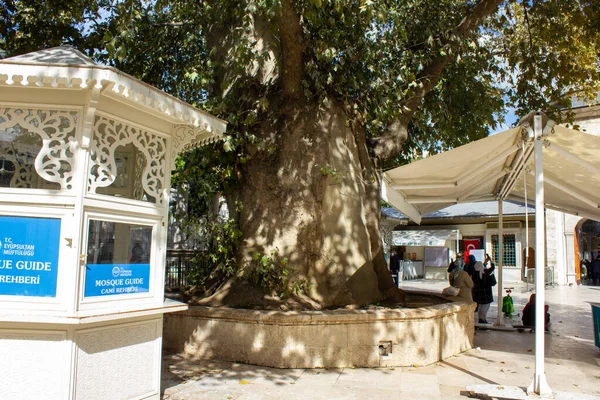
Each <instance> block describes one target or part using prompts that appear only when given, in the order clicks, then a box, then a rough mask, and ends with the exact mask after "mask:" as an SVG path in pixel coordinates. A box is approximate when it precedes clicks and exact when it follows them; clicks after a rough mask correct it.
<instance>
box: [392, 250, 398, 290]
mask: <svg viewBox="0 0 600 400" xmlns="http://www.w3.org/2000/svg"><path fill="white" fill-rule="evenodd" d="M399 270H400V249H399V248H397V247H396V248H395V249H394V251H393V254H392V258H390V272H391V273H392V277H393V278H394V282H396V286H398V271H399Z"/></svg>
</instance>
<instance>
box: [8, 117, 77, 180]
mask: <svg viewBox="0 0 600 400" xmlns="http://www.w3.org/2000/svg"><path fill="white" fill-rule="evenodd" d="M77 116H78V114H77V112H75V111H64V110H63V111H61V110H42V109H21V108H0V131H5V133H6V135H7V138H6V139H4V140H2V141H0V151H1V153H0V154H1V155H2V157H3V158H4V159H6V160H8V161H10V162H12V163H13V164H15V173H14V176H13V177H12V179H11V185H10V186H11V187H16V188H32V187H38V186H39V185H37V186H36V180H37V176H36V173H37V175H39V177H41V178H42V179H43V180H45V181H47V182H53V183H56V184H58V185H59V186H60V188H61V189H67V190H69V189H72V188H73V182H72V181H73V173H74V169H75V168H74V167H75V165H74V151H75V146H76V143H75V129H76V126H77ZM19 128H20V129H19ZM11 132H12V134H13V135H14V136H15V139H16V138H17V137H18V136H21V135H27V134H34V135H36V136H37V138H31V139H30V141H35V140H36V139H39V141H40V142H41V148H40V149H39V151H38V149H37V146H36V144H34V143H32V144H28V143H21V142H17V143H16V145H15V143H14V140H13V141H8V140H7V139H8V136H10V135H11ZM23 132H24V133H23ZM32 153H35V154H36V155H35V161H34V165H35V171H34V170H33V169H32V168H31V165H30V164H27V163H24V162H23V160H24V159H25V158H26V157H28V156H30V154H32Z"/></svg>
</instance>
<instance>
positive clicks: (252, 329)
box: [163, 292, 475, 368]
mask: <svg viewBox="0 0 600 400" xmlns="http://www.w3.org/2000/svg"><path fill="white" fill-rule="evenodd" d="M411 293H415V294H416V292H411ZM427 295H429V296H435V295H432V294H430V293H428V294H427ZM474 309H475V304H474V303H472V304H468V303H465V302H462V301H455V302H450V303H444V304H436V305H430V306H423V307H420V308H402V309H376V310H346V309H341V310H332V311H258V310H244V309H230V308H213V307H202V306H195V307H190V309H189V310H188V311H184V312H179V313H175V314H168V315H165V317H164V333H163V346H164V348H166V349H169V350H172V351H178V352H184V353H186V354H187V355H188V356H190V357H192V358H197V359H216V360H223V361H233V362H241V363H246V364H254V365H262V366H267V367H276V368H340V367H385V366H410V365H426V364H431V363H434V362H437V361H440V360H442V359H445V358H447V357H450V356H453V355H456V354H458V353H461V352H463V351H466V350H468V349H470V348H471V347H472V344H473V334H474V326H473V312H474Z"/></svg>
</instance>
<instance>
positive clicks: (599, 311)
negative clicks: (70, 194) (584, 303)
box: [590, 303, 600, 348]
mask: <svg viewBox="0 0 600 400" xmlns="http://www.w3.org/2000/svg"><path fill="white" fill-rule="evenodd" d="M590 304H591V305H592V318H593V319H594V342H595V343H596V347H598V348H600V303H590Z"/></svg>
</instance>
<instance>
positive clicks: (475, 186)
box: [382, 113, 600, 396]
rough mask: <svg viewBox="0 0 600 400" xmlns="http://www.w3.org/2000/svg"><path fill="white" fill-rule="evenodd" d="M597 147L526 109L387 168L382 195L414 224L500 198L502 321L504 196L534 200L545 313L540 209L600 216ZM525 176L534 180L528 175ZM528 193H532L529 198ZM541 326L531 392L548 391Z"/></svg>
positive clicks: (540, 306)
mask: <svg viewBox="0 0 600 400" xmlns="http://www.w3.org/2000/svg"><path fill="white" fill-rule="evenodd" d="M599 145H600V138H599V137H597V136H593V135H590V134H586V133H583V132H579V131H575V130H571V129H568V128H565V127H562V126H556V125H555V123H554V121H552V120H548V119H547V118H546V117H545V116H544V115H543V114H541V113H530V114H529V115H528V116H526V117H525V118H523V119H522V120H521V122H520V123H519V126H518V127H517V128H514V129H510V130H507V131H504V132H500V133H498V134H496V135H493V136H490V137H487V138H485V139H481V140H478V141H476V142H472V143H469V144H467V145H464V146H461V147H458V148H456V149H452V150H449V151H446V152H444V153H440V154H437V155H434V156H431V157H428V158H426V159H423V160H419V161H416V162H414V163H411V164H408V165H405V166H402V167H398V168H394V169H392V170H389V171H386V172H385V173H384V174H383V179H382V197H383V199H384V200H385V201H387V202H388V203H389V204H390V205H392V206H393V207H395V208H396V209H398V210H399V211H400V212H403V213H404V214H405V215H407V216H408V217H409V218H410V219H412V220H413V221H415V222H416V223H419V224H420V222H421V218H422V216H423V215H425V214H428V213H430V212H433V211H437V210H439V209H442V208H445V207H447V206H449V205H452V204H456V203H463V202H474V201H482V200H490V199H495V200H497V201H498V217H499V224H498V237H499V263H498V271H499V273H498V295H497V301H498V318H497V324H500V325H504V320H503V317H502V307H501V300H502V294H503V283H502V248H503V243H502V242H503V240H502V239H503V237H502V236H503V232H502V228H503V215H502V201H503V200H516V201H519V202H527V203H531V202H533V201H535V205H536V211H535V221H536V225H535V226H536V228H535V229H536V246H537V250H536V254H535V258H536V260H535V265H536V270H537V271H538V273H536V274H535V289H536V315H540V316H541V315H544V301H545V296H544V288H545V274H544V273H543V271H544V270H545V253H546V252H545V211H544V208H549V209H555V210H558V211H562V212H567V213H571V214H574V215H578V216H582V217H586V218H591V219H595V220H600V198H599V196H598V193H597V191H595V189H594V188H597V187H598V186H600V159H598V158H597V157H596V155H595V154H594V151H596V149H598V147H599ZM582 171H584V172H582ZM544 172H546V174H544ZM528 175H531V176H533V177H534V178H535V179H527V176H528ZM432 178H433V179H432ZM521 178H522V179H521ZM533 193H535V197H534V198H529V196H530V195H531V194H533ZM544 324H545V321H544V318H537V319H536V338H535V357H536V368H535V373H534V377H533V382H532V384H531V386H530V387H529V388H528V391H529V392H535V393H537V394H539V395H543V396H549V395H551V394H552V391H551V389H550V387H549V386H548V384H547V382H546V378H545V373H544Z"/></svg>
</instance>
